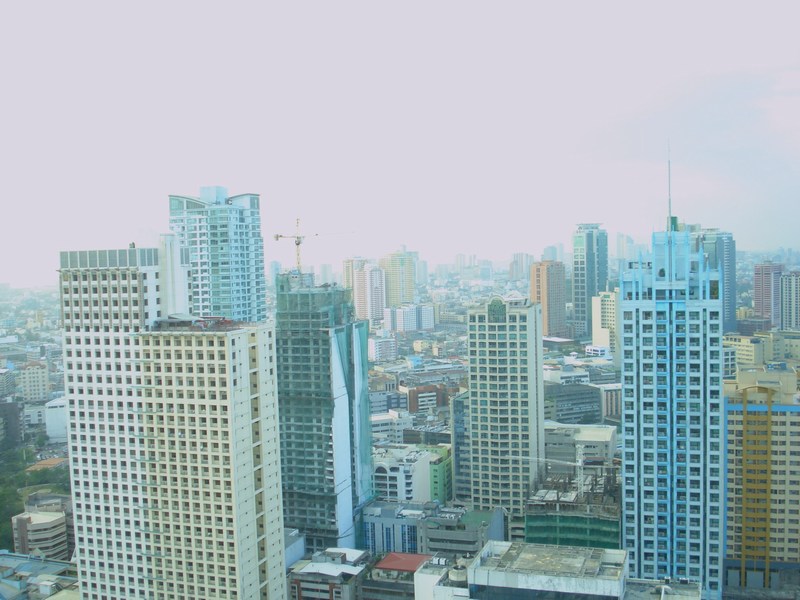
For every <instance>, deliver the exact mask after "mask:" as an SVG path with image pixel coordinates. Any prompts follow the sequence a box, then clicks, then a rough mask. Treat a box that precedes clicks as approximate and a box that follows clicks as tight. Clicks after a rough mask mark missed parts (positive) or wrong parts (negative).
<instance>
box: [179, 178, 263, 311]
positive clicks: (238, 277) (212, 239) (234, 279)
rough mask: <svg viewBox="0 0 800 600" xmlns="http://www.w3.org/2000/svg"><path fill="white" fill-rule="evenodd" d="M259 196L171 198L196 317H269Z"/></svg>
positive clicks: (208, 193) (204, 191)
mask: <svg viewBox="0 0 800 600" xmlns="http://www.w3.org/2000/svg"><path fill="white" fill-rule="evenodd" d="M259 202H260V200H259V196H258V194H239V195H238V196H228V190H226V189H225V188H224V187H203V188H200V196H199V197H193V196H170V197H169V226H170V229H171V230H172V232H173V233H175V234H176V235H177V236H178V237H179V238H180V240H181V244H183V245H184V246H185V247H186V248H188V249H189V260H190V266H191V276H192V291H191V294H192V295H191V297H192V314H194V315H197V316H202V317H225V318H227V319H233V320H234V321H245V322H251V323H256V322H259V321H264V320H265V319H266V318H267V304H266V285H267V283H266V274H265V271H264V240H263V238H262V237H261V214H260V209H259Z"/></svg>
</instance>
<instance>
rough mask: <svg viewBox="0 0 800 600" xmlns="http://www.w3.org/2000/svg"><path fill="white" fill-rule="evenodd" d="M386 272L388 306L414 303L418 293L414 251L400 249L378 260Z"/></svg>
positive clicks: (393, 306)
mask: <svg viewBox="0 0 800 600" xmlns="http://www.w3.org/2000/svg"><path fill="white" fill-rule="evenodd" d="M378 264H379V265H380V267H381V268H382V269H383V271H384V273H385V274H386V306H388V307H390V308H395V307H398V306H402V305H403V304H412V303H413V302H414V299H415V294H416V282H417V270H416V260H415V258H414V255H413V253H411V252H406V251H405V250H400V251H398V252H393V253H392V254H388V255H387V256H385V257H383V258H382V259H380V261H378Z"/></svg>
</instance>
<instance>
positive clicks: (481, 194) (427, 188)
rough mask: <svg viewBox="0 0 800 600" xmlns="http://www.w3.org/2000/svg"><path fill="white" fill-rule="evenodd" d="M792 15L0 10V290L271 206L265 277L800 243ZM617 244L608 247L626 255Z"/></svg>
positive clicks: (698, 5) (259, 8)
mask: <svg viewBox="0 0 800 600" xmlns="http://www.w3.org/2000/svg"><path fill="white" fill-rule="evenodd" d="M798 22H800V5H797V4H796V3H793V2H773V3H752V2H751V3H731V2H724V3H723V2H677V3H676V2H660V3H653V2H630V3H627V2H626V3H622V2H588V1H587V2H570V3H560V2H534V1H533V0H526V1H521V2H514V1H503V0H499V1H496V2H491V1H488V0H487V1H484V2H470V1H457V2H440V1H436V0H426V1H424V2H415V1H405V2H383V1H372V2H363V3H354V2H339V1H335V2H269V3H256V2H252V3H239V2H224V3H223V2H213V3H211V2H197V1H191V2H189V1H186V2H179V1H170V2H138V3H128V4H121V3H114V2H81V1H79V0H78V1H73V2H61V1H53V2H6V3H3V5H2V7H0V57H2V58H0V69H1V71H0V81H1V82H2V87H0V181H1V182H2V200H0V202H1V204H0V209H1V210H0V261H1V262H0V281H7V282H11V283H12V284H14V285H17V286H24V285H35V284H43V283H44V284H47V283H55V281H56V277H57V275H56V273H55V270H56V269H57V257H58V251H59V250H65V249H86V248H111V247H126V246H127V244H128V243H129V242H131V241H136V242H137V243H138V244H139V245H145V244H152V243H154V242H155V240H156V239H157V238H156V236H157V234H158V233H159V232H163V231H166V230H167V195H168V194H171V193H173V194H185V195H194V194H197V193H198V192H199V188H200V186H202V185H224V186H226V187H228V189H229V191H230V192H231V193H232V194H237V193H244V192H255V193H260V194H261V198H262V219H263V224H264V234H265V247H266V255H267V260H280V261H281V262H283V263H284V265H288V264H290V263H291V262H292V261H293V250H294V247H293V246H292V244H291V242H288V241H282V242H275V241H273V239H272V234H274V233H275V232H284V233H293V231H294V219H295V217H300V218H301V219H302V224H303V229H304V230H305V232H306V233H309V234H311V233H320V234H324V235H320V236H319V237H316V238H313V239H309V240H308V242H307V243H306V245H305V247H304V256H305V257H306V259H307V262H308V263H320V262H329V263H333V264H335V265H336V267H337V269H338V268H339V264H340V263H339V261H340V260H341V258H343V257H344V256H346V255H354V254H360V255H363V256H375V257H377V256H379V255H381V254H384V253H386V252H388V251H391V250H393V249H396V248H397V247H398V246H399V245H400V244H402V243H405V244H406V245H407V246H408V248H409V249H413V250H418V251H419V252H420V254H421V256H422V258H426V259H428V260H430V261H432V262H449V261H451V260H452V258H453V257H454V256H455V254H457V253H459V252H464V253H468V254H472V253H474V254H477V255H478V256H479V257H483V258H491V259H504V258H510V256H511V254H512V253H513V252H530V253H532V254H535V255H538V254H539V253H540V252H541V250H542V248H543V247H544V246H546V245H549V244H554V243H558V242H562V243H564V244H565V245H567V246H568V245H569V243H570V242H569V240H570V234H571V232H572V230H573V229H574V226H575V224H576V223H579V222H602V223H604V224H605V226H606V227H607V229H608V230H609V232H610V233H611V235H612V236H613V235H614V234H615V233H616V232H617V231H624V232H626V233H629V234H631V235H633V236H634V237H635V238H636V239H637V240H638V241H644V240H647V239H649V235H650V233H651V232H652V231H653V230H654V229H659V228H662V227H663V224H664V221H665V216H666V196H667V177H666V157H667V140H670V143H671V147H672V193H673V207H674V212H675V214H677V215H679V216H680V217H681V218H682V219H683V220H686V221H688V222H699V223H702V224H703V225H705V226H716V227H720V228H724V229H727V230H730V231H732V232H733V233H734V235H735V237H736V239H737V243H738V245H739V247H740V248H744V249H762V248H764V249H765V248H775V247H777V246H792V245H794V247H795V248H797V247H799V246H800V244H798V231H800V218H798V216H797V214H798V206H800V193H798V187H799V186H798V182H799V179H798V175H799V173H798V164H800V160H799V159H800V43H798V35H797V23H798ZM612 245H613V237H612Z"/></svg>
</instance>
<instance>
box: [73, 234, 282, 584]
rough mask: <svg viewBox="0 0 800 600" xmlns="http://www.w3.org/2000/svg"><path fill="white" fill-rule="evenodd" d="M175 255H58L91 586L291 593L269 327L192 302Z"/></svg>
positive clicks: (169, 247)
mask: <svg viewBox="0 0 800 600" xmlns="http://www.w3.org/2000/svg"><path fill="white" fill-rule="evenodd" d="M180 252H181V251H180V250H179V247H178V243H177V240H176V239H175V238H174V236H165V237H164V238H163V241H162V245H161V247H160V248H158V249H157V248H133V247H132V248H129V249H126V250H99V251H97V250H95V251H79V252H62V253H61V270H60V280H61V299H62V318H63V325H64V333H63V336H64V373H65V384H66V396H67V399H68V402H69V413H70V414H69V425H70V431H69V438H70V442H69V443H70V468H71V476H72V489H73V502H74V511H75V534H76V555H77V560H78V571H79V579H80V581H81V588H82V589H81V593H82V597H83V598H92V599H101V598H103V599H105V598H128V599H132V598H174V599H177V598H189V597H193V596H197V597H201V596H202V597H204V598H206V597H207V598H245V597H265V596H266V597H277V598H281V597H283V596H284V593H285V590H284V587H283V586H284V583H283V541H282V539H283V538H282V533H281V528H282V518H281V514H282V507H281V499H280V489H279V485H278V486H276V485H275V482H276V481H277V482H279V481H280V470H279V452H278V440H277V425H276V423H277V408H276V406H277V401H276V397H275V387H276V383H275V374H274V368H275V367H274V353H273V349H272V348H271V345H272V344H273V343H274V342H273V339H272V336H273V335H274V334H273V332H272V329H271V327H270V326H268V325H260V326H250V327H246V328H245V327H241V326H237V325H235V324H231V323H230V322H223V323H217V322H211V323H209V322H205V321H196V320H193V319H192V317H190V316H189V315H188V314H186V313H187V312H188V310H187V309H188V306H187V305H188V293H187V292H188V280H187V269H186V267H185V265H186V261H185V258H186V257H185V254H186V251H185V250H183V251H182V254H183V255H184V260H183V261H182V260H179V253H180ZM181 265H183V267H181ZM170 315H173V316H172V318H168V317H169V316H170Z"/></svg>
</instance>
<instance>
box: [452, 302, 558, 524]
mask: <svg viewBox="0 0 800 600" xmlns="http://www.w3.org/2000/svg"><path fill="white" fill-rule="evenodd" d="M541 323H542V313H541V306H539V305H538V304H533V305H532V304H531V303H530V301H529V300H528V299H526V298H522V297H521V296H508V297H506V298H500V297H495V298H493V299H492V300H490V301H489V302H488V303H487V304H485V305H483V306H481V307H478V308H474V309H471V310H470V311H469V329H468V341H469V378H470V384H469V392H468V395H467V398H466V401H465V402H464V403H463V404H461V405H459V406H460V410H461V411H462V414H461V415H459V422H460V425H455V424H454V427H456V428H458V427H461V428H462V431H461V432H460V433H457V434H456V435H454V444H456V445H459V444H460V445H462V446H463V448H462V449H461V452H463V457H464V458H465V460H462V461H460V463H459V464H458V468H459V469H465V470H464V472H463V473H462V474H461V476H462V477H463V478H464V479H465V481H466V482H467V483H466V486H464V487H462V488H460V490H459V488H458V486H457V493H458V492H459V491H461V492H462V493H463V492H465V491H466V492H468V497H466V498H463V500H464V501H465V502H467V503H468V505H470V506H471V507H472V508H474V509H476V510H491V509H494V508H496V507H498V506H499V507H503V508H504V509H506V510H507V511H508V515H509V522H510V526H509V527H510V535H512V536H513V537H514V538H521V537H522V535H523V530H524V522H523V519H524V511H525V501H526V500H527V495H528V493H529V492H530V489H531V487H532V486H533V485H534V484H535V482H536V480H537V479H538V477H539V473H540V470H541V468H542V464H541V459H543V458H544V393H543V389H542V387H543V386H542V378H541V375H540V374H541V371H542V335H541ZM458 451H459V450H457V449H455V448H454V452H458ZM456 475H457V476H458V475H459V472H458V470H457V471H456Z"/></svg>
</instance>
